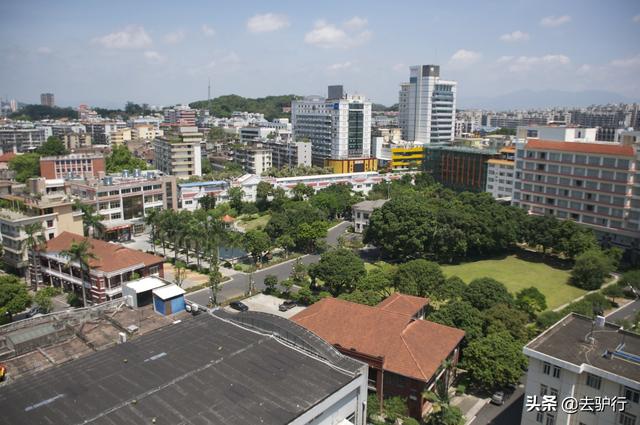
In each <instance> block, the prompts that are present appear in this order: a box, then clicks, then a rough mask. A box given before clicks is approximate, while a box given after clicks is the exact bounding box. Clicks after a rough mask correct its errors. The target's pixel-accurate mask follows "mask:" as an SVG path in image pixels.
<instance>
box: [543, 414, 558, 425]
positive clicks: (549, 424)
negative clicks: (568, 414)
mask: <svg viewBox="0 0 640 425" xmlns="http://www.w3.org/2000/svg"><path fill="white" fill-rule="evenodd" d="M545 425H556V415H554V414H552V413H547V420H546V421H545Z"/></svg>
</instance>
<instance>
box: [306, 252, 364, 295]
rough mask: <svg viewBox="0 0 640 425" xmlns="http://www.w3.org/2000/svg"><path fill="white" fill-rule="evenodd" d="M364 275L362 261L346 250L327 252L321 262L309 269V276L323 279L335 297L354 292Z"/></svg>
mask: <svg viewBox="0 0 640 425" xmlns="http://www.w3.org/2000/svg"><path fill="white" fill-rule="evenodd" d="M364 275H365V268H364V262H363V261H362V259H360V257H359V256H357V255H356V254H354V253H353V251H351V250H348V249H344V248H338V249H334V250H331V251H327V252H325V253H324V254H322V256H321V257H320V261H319V262H318V263H316V264H313V265H312V266H311V267H310V268H309V276H311V278H312V279H314V280H315V279H321V280H322V281H323V282H324V285H325V286H326V287H327V288H328V289H329V291H330V292H331V293H332V294H333V295H334V296H337V295H340V294H341V293H343V292H351V291H353V290H354V289H355V288H356V286H357V284H358V282H359V281H360V279H362V278H363V277H364Z"/></svg>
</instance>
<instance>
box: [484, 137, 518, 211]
mask: <svg viewBox="0 0 640 425" xmlns="http://www.w3.org/2000/svg"><path fill="white" fill-rule="evenodd" d="M515 153H516V148H515V147H514V146H509V147H504V148H502V149H500V151H499V154H500V156H499V157H498V158H491V159H489V160H487V192H488V193H490V194H491V196H492V197H493V198H494V199H497V200H501V201H511V197H512V196H513V185H514V183H515V165H516V163H515Z"/></svg>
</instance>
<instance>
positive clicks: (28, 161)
mask: <svg viewBox="0 0 640 425" xmlns="http://www.w3.org/2000/svg"><path fill="white" fill-rule="evenodd" d="M9 169H10V170H12V171H14V172H15V173H16V177H15V178H16V181H18V182H20V183H24V182H26V181H27V179H29V178H31V177H38V176H39V175H40V155H38V154H37V153H25V154H23V155H18V156H16V157H15V158H13V159H11V160H10V161H9Z"/></svg>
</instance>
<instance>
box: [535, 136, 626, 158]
mask: <svg viewBox="0 0 640 425" xmlns="http://www.w3.org/2000/svg"><path fill="white" fill-rule="evenodd" d="M525 148H526V149H545V150H552V151H566V152H579V153H595V154H600V155H614V156H634V155H635V150H634V149H633V147H632V146H625V145H618V144H615V143H583V142H556V141H552V140H535V139H533V140H532V139H530V140H529V141H527V144H526V146H525Z"/></svg>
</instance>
